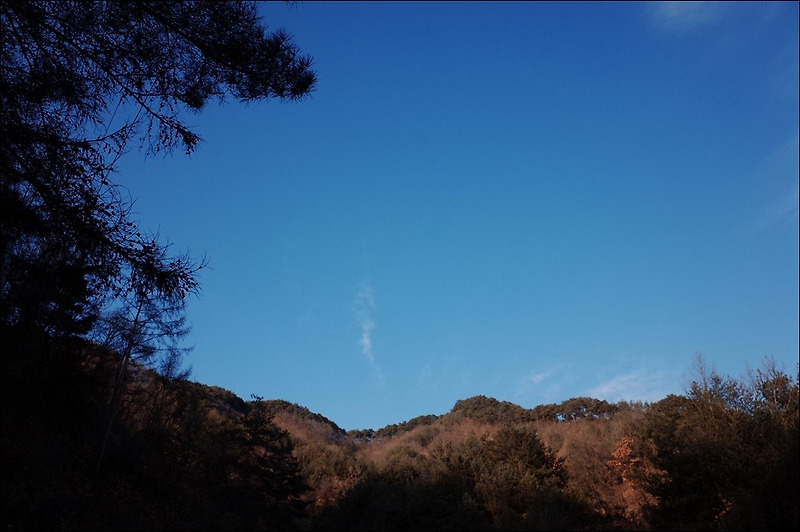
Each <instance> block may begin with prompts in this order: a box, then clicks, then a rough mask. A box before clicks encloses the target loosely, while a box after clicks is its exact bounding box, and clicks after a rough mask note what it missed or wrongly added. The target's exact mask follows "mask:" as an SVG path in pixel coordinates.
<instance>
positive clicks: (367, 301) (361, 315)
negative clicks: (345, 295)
mask: <svg viewBox="0 0 800 532" xmlns="http://www.w3.org/2000/svg"><path fill="white" fill-rule="evenodd" d="M355 306H356V320H357V322H358V326H359V328H360V329H361V338H360V340H359V342H358V343H359V345H360V346H361V352H362V353H364V355H365V356H366V357H367V360H369V362H370V364H374V363H375V355H374V353H373V351H372V331H374V330H375V327H376V325H375V320H373V318H372V315H373V313H374V312H375V293H374V290H373V289H372V284H370V282H369V281H364V282H362V283H361V286H360V288H359V289H358V292H357V293H356V301H355Z"/></svg>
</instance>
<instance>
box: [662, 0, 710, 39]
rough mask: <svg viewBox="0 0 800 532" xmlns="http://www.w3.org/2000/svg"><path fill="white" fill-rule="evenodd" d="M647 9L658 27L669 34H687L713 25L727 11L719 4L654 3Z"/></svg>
mask: <svg viewBox="0 0 800 532" xmlns="http://www.w3.org/2000/svg"><path fill="white" fill-rule="evenodd" d="M647 7H648V9H649V15H650V17H651V19H652V21H653V23H654V24H655V25H656V27H657V28H658V29H659V30H661V31H664V32H668V33H685V32H689V31H692V30H695V29H698V28H700V27H703V26H706V25H709V24H712V23H714V22H716V21H717V20H718V19H719V18H720V16H721V15H722V13H723V11H724V9H725V5H724V4H723V3H719V2H653V3H651V4H648V5H647Z"/></svg>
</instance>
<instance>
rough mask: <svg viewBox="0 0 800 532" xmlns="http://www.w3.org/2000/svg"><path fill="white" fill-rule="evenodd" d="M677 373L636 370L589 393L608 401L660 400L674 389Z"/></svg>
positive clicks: (606, 382)
mask: <svg viewBox="0 0 800 532" xmlns="http://www.w3.org/2000/svg"><path fill="white" fill-rule="evenodd" d="M675 379H676V378H675V375H671V374H667V373H665V372H658V371H653V372H649V371H645V370H641V369H640V370H635V371H631V372H628V373H623V374H621V375H617V376H615V377H613V378H611V379H609V380H607V381H605V382H603V383H601V384H599V385H597V386H595V387H594V388H592V389H590V390H589V393H588V395H589V396H591V397H594V398H597V399H604V400H606V401H608V402H612V403H613V402H618V401H659V400H661V399H663V398H664V397H666V396H667V395H669V394H670V393H677V392H678V390H674V389H673V388H674V385H675V382H676V380H675Z"/></svg>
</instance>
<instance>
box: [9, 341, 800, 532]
mask: <svg viewBox="0 0 800 532" xmlns="http://www.w3.org/2000/svg"><path fill="white" fill-rule="evenodd" d="M9 338H13V331H8V330H4V339H5V340H7V339H9ZM39 345H40V346H41V345H44V344H39ZM4 353H6V351H4ZM7 353H9V354H10V355H13V356H4V357H3V364H4V366H3V383H2V385H3V386H2V390H3V391H2V393H3V414H2V424H3V471H4V473H5V474H4V475H3V479H2V493H3V502H2V505H3V506H2V515H3V520H4V525H5V527H6V528H7V529H9V530H23V529H57V530H70V529H109V530H131V529H164V528H168V529H223V530H236V529H239V530H242V529H247V530H251V529H261V530H275V529H286V530H520V529H525V530H527V529H534V530H607V529H618V530H648V529H650V530H675V529H684V530H699V529H706V530H707V529H714V530H745V529H746V530H772V529H783V528H790V527H793V526H795V525H797V524H798V500H799V499H798V483H797V478H798V454H799V453H798V384H797V379H796V378H795V377H794V376H792V375H789V374H787V373H785V372H784V371H781V370H779V369H778V368H775V367H774V366H772V365H771V363H770V361H769V360H766V361H764V363H763V365H762V367H761V368H760V369H759V370H757V371H755V372H754V373H752V374H751V375H750V376H749V377H748V379H734V378H731V377H722V376H720V375H717V374H715V373H714V372H706V371H705V370H703V369H702V368H700V371H699V372H698V376H697V379H696V380H695V381H694V382H692V384H691V386H690V389H688V390H687V393H686V394H685V395H681V396H674V395H673V396H669V397H665V398H664V399H662V400H660V401H658V402H655V403H652V404H642V403H635V404H631V403H618V404H610V403H607V402H605V401H600V400H596V399H592V398H574V399H570V400H568V401H565V402H563V403H561V404H550V405H540V406H537V407H536V408H533V409H526V408H523V407H521V406H518V405H514V404H512V403H508V402H503V401H498V400H495V399H493V398H490V397H484V396H477V397H471V398H467V399H464V400H461V401H458V402H457V403H456V404H455V405H454V406H453V408H452V410H451V411H450V412H448V413H446V414H444V415H441V416H436V415H422V416H419V417H417V418H414V419H412V420H409V421H406V422H403V423H398V424H395V425H390V426H387V427H383V428H379V429H377V430H372V429H369V430H358V431H350V432H345V431H344V430H342V429H341V428H340V427H338V426H337V425H336V423H335V422H334V421H332V420H329V419H327V418H325V417H324V416H322V415H320V414H317V413H313V412H311V411H309V410H308V409H307V408H305V407H303V406H301V405H296V404H293V403H289V402H287V401H283V400H264V399H263V398H259V397H253V398H251V399H250V400H244V399H242V398H239V397H237V396H236V395H234V394H232V393H231V392H229V391H227V390H224V389H221V388H218V387H214V386H207V385H203V384H199V383H195V382H191V381H189V380H186V379H168V378H165V377H163V376H161V375H159V374H158V373H156V372H154V371H152V370H149V369H147V368H144V367H141V366H137V365H131V366H129V367H128V368H127V369H126V370H125V375H124V379H121V380H120V379H118V373H119V370H120V368H121V365H120V364H121V357H120V355H119V353H117V352H114V351H110V350H108V349H104V348H101V347H98V346H97V345H94V344H90V343H87V342H85V341H72V342H66V343H59V344H55V345H53V344H51V345H49V346H48V349H47V350H41V349H39V348H31V349H29V350H25V351H24V352H22V351H18V352H16V353H15V352H14V351H7ZM120 382H122V383H123V384H122V385H121V387H120V384H119V383H120Z"/></svg>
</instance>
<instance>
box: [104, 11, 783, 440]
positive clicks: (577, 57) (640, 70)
mask: <svg viewBox="0 0 800 532" xmlns="http://www.w3.org/2000/svg"><path fill="white" fill-rule="evenodd" d="M260 9H261V11H262V13H263V16H264V21H265V22H266V23H267V24H268V25H269V27H270V28H272V29H277V28H279V27H284V28H285V29H286V30H287V31H288V32H289V33H290V34H292V35H293V36H294V38H295V40H296V42H297V43H298V44H299V45H300V46H301V48H302V49H303V50H304V52H307V53H308V54H310V55H312V56H313V57H314V59H315V67H316V71H317V73H318V75H319V82H318V86H317V89H316V91H315V92H314V93H313V95H312V96H311V97H310V98H309V99H306V100H304V101H302V102H298V103H282V102H277V101H269V102H263V103H260V104H251V105H249V106H244V105H241V104H238V103H233V102H232V103H228V104H226V105H224V106H217V105H216V104H212V105H211V106H209V108H208V109H206V110H205V111H203V112H202V113H200V114H197V115H190V116H188V117H187V122H188V123H189V124H190V125H192V126H194V128H195V131H196V132H198V133H199V134H200V135H201V136H202V137H203V142H202V143H201V145H200V146H199V148H198V150H197V151H196V152H195V153H194V154H193V155H192V156H190V157H186V156H184V155H183V154H182V153H175V154H173V155H172V156H168V157H166V158H161V157H158V158H155V159H148V160H144V156H143V155H142V154H140V153H138V152H135V151H134V152H131V153H129V154H128V155H127V156H126V157H125V158H123V160H122V162H121V164H120V176H119V182H121V183H124V184H125V185H126V186H127V187H128V188H129V189H130V193H131V194H132V195H133V196H134V197H135V198H137V201H136V204H135V206H134V212H135V213H137V217H138V218H139V219H140V221H141V224H142V226H143V227H145V228H148V229H150V230H152V231H158V232H160V234H161V236H162V237H163V238H164V240H165V241H166V240H168V241H170V242H172V244H173V247H172V249H173V251H175V252H176V253H179V252H183V251H187V250H188V251H189V252H190V253H191V254H192V255H194V256H196V257H202V256H203V255H206V256H207V257H208V259H209V266H210V268H209V269H207V270H204V271H203V272H202V274H201V276H200V281H201V283H202V293H201V295H200V297H198V298H194V299H192V300H191V301H190V303H189V307H188V318H189V320H190V321H191V322H192V324H193V327H194V329H193V332H192V334H191V336H190V338H189V343H190V344H192V345H194V351H193V352H192V353H191V354H190V355H189V357H188V359H187V362H188V364H189V365H191V366H192V369H193V373H192V377H191V379H192V380H195V381H199V382H202V383H205V384H209V385H216V386H220V387H222V388H226V389H228V390H231V391H232V392H234V393H236V394H237V395H239V396H240V397H242V398H243V399H246V400H249V399H250V398H251V394H255V395H258V396H261V397H264V398H265V399H285V400H287V401H290V402H293V403H297V404H299V405H301V406H304V407H307V408H309V409H310V410H311V411H313V412H317V413H320V414H322V415H324V416H326V417H328V418H329V419H331V420H332V421H334V422H335V423H337V424H338V425H339V426H341V427H342V428H344V429H346V430H349V429H357V428H374V429H378V428H381V427H383V426H386V425H388V424H392V423H399V422H402V421H406V420H408V419H411V418H413V417H416V416H419V415H425V414H444V413H446V412H448V411H449V410H450V409H451V408H452V407H453V404H454V403H455V402H456V401H457V400H459V399H465V398H468V397H471V396H474V395H486V396H489V397H494V398H496V399H499V400H503V401H511V402H513V403H516V404H519V405H521V406H524V407H526V408H532V407H534V406H536V405H539V404H545V403H554V402H555V403H557V402H561V401H564V400H567V399H570V398H572V397H580V396H591V397H595V398H599V399H606V400H608V401H612V402H616V401H619V400H645V401H655V400H658V399H661V398H663V397H665V396H666V395H668V394H670V393H683V392H684V391H685V384H686V378H687V377H688V376H689V375H690V374H691V371H692V367H693V362H694V359H695V355H696V354H697V353H701V354H702V355H703V357H704V358H705V360H706V361H707V362H708V363H709V365H710V366H712V367H713V368H715V369H716V370H717V372H718V373H720V374H722V375H730V376H733V377H740V376H744V375H745V374H746V372H747V369H748V367H750V368H755V367H759V366H761V363H762V362H763V360H764V357H765V356H771V357H774V359H775V360H776V361H777V362H778V364H779V366H781V367H782V368H783V369H784V370H786V371H788V372H789V373H791V374H793V375H796V374H797V373H796V372H797V364H798V3H797V2H784V3H770V2H757V3H755V2H754V3H730V4H728V3H708V4H705V3H699V4H693V3H683V2H679V3H674V4H673V3H665V4H659V3H650V2H648V3H628V2H624V3H587V2H578V3H569V2H554V3H538V2H518V3H516V2H510V3H504V2H495V1H493V2H442V3H434V2H419V3H417V2H406V1H404V2H386V3H383V2H373V3H368V2H352V3H344V2H325V3H323V2H307V3H300V4H297V5H286V4H284V3H281V2H277V3H269V4H262V5H261V7H260Z"/></svg>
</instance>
